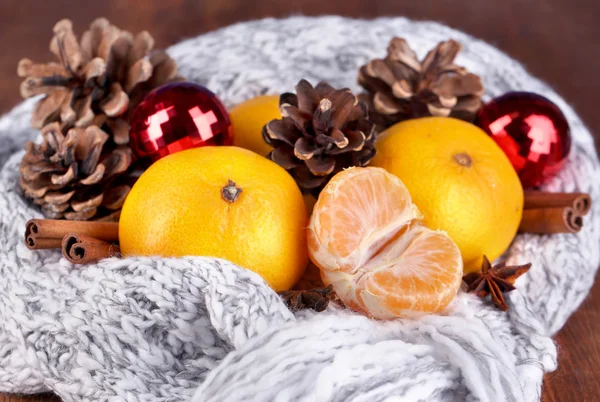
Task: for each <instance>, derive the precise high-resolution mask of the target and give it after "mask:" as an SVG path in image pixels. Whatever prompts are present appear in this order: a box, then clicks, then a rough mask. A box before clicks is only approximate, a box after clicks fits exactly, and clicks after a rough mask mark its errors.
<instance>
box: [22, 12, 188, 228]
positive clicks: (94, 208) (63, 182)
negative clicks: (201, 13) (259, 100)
mask: <svg viewBox="0 0 600 402" xmlns="http://www.w3.org/2000/svg"><path fill="white" fill-rule="evenodd" d="M153 46H154V39H152V36H150V34H149V33H148V32H141V33H140V34H138V35H137V36H135V37H134V36H133V35H132V34H131V33H129V32H127V31H123V30H120V29H119V28H117V27H115V26H114V25H111V24H110V23H109V22H108V21H107V20H106V19H104V18H99V19H97V20H95V21H94V22H93V23H92V24H91V26H90V29H89V30H88V31H86V32H84V34H83V35H82V37H81V40H80V41H78V40H77V38H76V36H75V34H74V33H73V26H72V23H71V21H69V20H62V21H59V22H58V23H57V24H56V25H55V26H54V37H53V38H52V40H51V41H50V50H51V52H52V53H54V55H55V56H56V57H57V58H58V61H59V62H58V63H56V62H50V63H47V64H36V63H33V62H32V61H31V60H29V59H23V60H21V61H20V62H19V66H18V69H17V72H18V74H19V76H20V77H24V78H25V80H24V81H23V83H22V84H21V94H22V95H23V97H25V98H27V97H30V96H34V95H39V94H44V95H46V96H45V97H44V98H43V99H41V100H40V101H39V103H38V104H37V105H36V108H35V110H34V112H33V115H32V120H31V124H32V126H33V127H34V128H41V129H42V136H43V142H42V143H41V144H34V143H31V142H29V143H28V144H27V146H26V154H25V156H24V157H23V160H22V162H21V175H22V176H21V187H22V189H23V191H24V193H25V195H26V196H27V197H29V198H32V199H33V200H34V202H35V203H36V204H38V205H40V206H41V208H42V211H43V212H44V214H45V215H46V216H47V217H49V218H65V219H76V220H87V219H94V220H96V219H112V220H116V219H118V215H119V211H120V209H121V206H122V204H123V201H124V199H125V196H126V195H127V193H128V192H129V190H130V185H131V182H132V180H131V179H130V177H128V176H129V174H130V171H131V169H130V166H131V163H132V152H131V149H130V148H129V145H128V143H129V123H128V120H129V114H130V112H131V111H132V110H133V108H134V107H135V105H137V103H139V102H140V101H141V100H142V99H143V97H144V96H146V94H147V93H148V92H150V91H151V90H152V89H154V88H156V87H158V86H160V85H162V84H164V83H166V82H169V81H173V80H175V79H179V77H176V73H177V65H176V63H175V62H174V61H173V60H172V59H171V58H170V57H169V56H168V55H167V54H166V53H165V52H164V51H154V52H152V53H151V50H152V47H153Z"/></svg>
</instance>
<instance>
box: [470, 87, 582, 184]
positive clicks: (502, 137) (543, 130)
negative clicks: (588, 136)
mask: <svg viewBox="0 0 600 402" xmlns="http://www.w3.org/2000/svg"><path fill="white" fill-rule="evenodd" d="M476 124H477V125H478V126H479V127H481V128H482V129H483V130H485V131H486V132H487V133H488V134H489V135H490V136H491V137H492V138H493V139H494V140H495V141H496V143H497V144H498V145H499V146H500V148H502V150H503V151H504V153H506V156H508V159H509V160H510V162H511V163H512V165H513V167H514V168H515V170H516V171H517V173H518V175H519V178H520V179H521V183H522V184H523V187H526V188H527V187H535V186H538V185H540V184H542V183H543V182H544V181H545V180H546V179H548V178H550V177H552V176H554V175H555V174H556V173H557V172H558V171H559V170H560V168H561V167H562V166H563V164H564V163H565V161H566V158H567V156H568V155H569V151H570V150H571V131H570V129H569V123H567V119H566V118H565V116H564V114H563V113H562V112H561V111H560V109H559V108H558V106H556V105H555V104H554V103H552V102H551V101H549V100H548V99H546V98H544V97H543V96H541V95H537V94H534V93H531V92H509V93H507V94H505V95H503V96H500V97H498V98H495V99H493V100H492V101H491V102H489V103H488V104H486V105H485V106H483V107H482V108H481V110H480V111H479V113H478V114H477V120H476Z"/></svg>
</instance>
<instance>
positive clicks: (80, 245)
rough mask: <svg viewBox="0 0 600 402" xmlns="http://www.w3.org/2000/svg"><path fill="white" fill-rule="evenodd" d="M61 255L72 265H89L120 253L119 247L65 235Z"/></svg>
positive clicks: (78, 236)
mask: <svg viewBox="0 0 600 402" xmlns="http://www.w3.org/2000/svg"><path fill="white" fill-rule="evenodd" d="M61 249H62V254H63V256H64V257H65V258H66V259H67V260H69V262H71V263H73V264H89V263H91V262H96V261H98V260H100V259H102V258H108V257H114V256H116V255H118V254H119V253H120V251H121V250H120V249H119V246H117V245H115V244H112V243H108V242H105V241H102V240H99V239H96V238H94V237H91V236H87V235H80V234H77V233H69V234H67V235H66V236H65V237H64V239H63V241H62V247H61Z"/></svg>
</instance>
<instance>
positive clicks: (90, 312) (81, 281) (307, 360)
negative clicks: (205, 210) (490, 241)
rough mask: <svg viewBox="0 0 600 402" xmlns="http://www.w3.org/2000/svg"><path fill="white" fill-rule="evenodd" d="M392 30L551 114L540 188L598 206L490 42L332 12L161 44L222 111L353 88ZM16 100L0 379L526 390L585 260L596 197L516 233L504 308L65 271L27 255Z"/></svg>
mask: <svg viewBox="0 0 600 402" xmlns="http://www.w3.org/2000/svg"><path fill="white" fill-rule="evenodd" d="M394 35H400V36H403V37H405V38H407V39H408V40H409V42H410V43H411V45H412V46H413V47H414V48H416V49H419V51H420V52H419V53H420V54H419V55H420V56H423V52H425V50H426V49H429V48H431V47H433V46H434V45H435V44H436V43H437V42H438V41H441V40H445V39H448V38H455V39H457V40H458V41H460V42H461V43H462V44H463V45H464V51H463V52H462V53H461V54H460V56H459V58H458V62H459V64H463V65H465V66H466V67H468V68H469V69H470V70H472V71H473V72H475V73H477V74H479V75H481V76H482V77H483V80H484V83H485V86H486V89H487V92H486V96H487V97H488V98H489V97H493V96H497V95H500V94H502V93H504V92H506V91H509V90H530V91H534V92H538V93H541V94H543V95H545V96H547V97H549V98H550V99H552V100H553V101H554V102H556V103H557V104H558V105H559V107H560V108H561V109H562V110H563V111H564V112H565V114H566V116H567V118H568V120H569V123H570V124H571V128H572V133H573V137H574V146H573V150H572V153H571V156H570V157H569V162H568V164H567V165H566V167H565V168H564V169H563V170H562V171H561V172H560V174H559V175H558V176H557V177H556V178H555V179H554V180H553V181H552V182H551V183H549V184H548V186H547V187H548V189H550V190H565V191H575V190H579V191H585V192H589V193H591V195H592V197H593V198H594V199H595V200H600V169H599V164H598V160H597V157H596V154H595V152H594V145H593V141H592V138H591V136H590V134H589V132H588V131H587V129H586V128H585V127H584V125H583V124H582V123H581V121H580V119H579V118H578V117H577V115H576V114H575V113H574V112H573V110H572V109H571V108H570V107H569V106H568V105H567V104H566V103H565V102H564V101H563V100H562V99H561V98H560V97H559V96H558V95H556V94H555V93H554V92H553V91H552V90H551V89H550V88H549V87H548V86H546V85H544V84H543V83H541V82H540V81H538V80H537V79H535V78H533V77H531V76H530V75H529V74H528V73H527V72H526V71H525V70H524V69H523V67H522V66H521V65H520V64H519V63H517V62H515V61H514V60H512V59H510V58H508V57H507V56H506V55H504V54H503V53H501V52H499V51H498V50H496V49H494V48H493V47H491V46H489V45H487V44H485V43H483V42H481V41H478V40H475V39H473V38H472V37H470V36H467V35H465V34H462V33H460V32H457V31H455V30H452V29H449V28H447V27H444V26H441V25H438V24H435V23H429V22H418V23H416V22H411V21H409V20H406V19H402V18H393V19H379V20H376V21H362V20H350V19H344V18H339V17H323V18H302V17H295V18H290V19H285V20H272V19H269V20H262V21H256V22H250V23H244V24H239V25H234V26H231V27H228V28H225V29H222V30H219V31H216V32H213V33H210V34H207V35H203V36H200V37H198V38H195V39H191V40H188V41H185V42H183V43H181V44H179V45H176V46H174V47H172V48H171V49H170V54H171V55H172V56H173V57H174V58H175V59H176V60H177V61H178V62H179V63H180V66H181V72H182V74H183V75H184V76H187V77H189V78H190V79H191V80H194V81H197V82H199V83H201V84H203V85H206V86H208V87H209V88H211V89H212V90H213V91H215V92H216V93H217V94H218V95H219V96H220V97H221V98H222V99H223V100H224V101H225V103H226V104H227V105H228V106H231V105H234V104H236V103H238V102H241V101H243V100H245V99H248V98H250V97H252V96H255V95H258V94H262V93H278V92H280V91H285V90H291V89H292V88H293V86H294V84H295V83H296V82H297V81H298V80H299V79H300V78H306V79H308V80H309V81H312V82H313V83H316V82H317V81H318V80H320V79H325V80H328V81H329V82H331V83H332V84H333V85H336V86H350V87H351V88H352V89H354V90H358V88H357V86H356V83H355V82H356V72H357V69H358V67H359V66H360V65H361V64H363V63H364V62H366V61H367V60H368V59H370V58H373V57H379V56H382V55H383V54H385V47H386V45H387V43H388V41H389V39H390V38H391V37H392V36H394ZM32 106H33V102H32V101H28V102H24V103H23V104H21V105H19V106H18V107H16V108H15V109H14V110H13V111H12V112H10V113H9V114H7V115H6V116H5V117H3V118H2V119H0V165H1V164H2V163H4V162H5V161H7V162H6V163H5V165H4V167H3V168H2V170H1V172H0V244H2V246H0V324H1V325H0V391H1V392H23V393H34V392H40V391H47V390H52V391H54V392H56V393H57V394H58V395H59V396H61V397H62V398H63V399H64V400H66V401H82V400H83V401H104V400H111V401H142V400H144V401H183V400H191V401H195V402H199V401H238V400H245V401H296V400H299V401H357V402H358V401H369V402H372V401H382V400H393V401H416V400H419V401H465V400H466V401H476V400H480V401H537V400H539V399H540V390H541V382H542V377H543V374H544V373H545V372H548V371H552V370H554V369H555V368H556V348H555V346H554V343H553V341H552V340H551V338H550V336H552V335H553V334H554V333H555V332H556V331H558V330H559V329H560V328H561V327H562V326H563V324H564V323H565V321H566V320H567V318H568V317H569V315H570V314H571V313H572V312H573V311H574V310H575V309H576V308H577V307H578V306H579V304H580V303H581V301H582V300H583V299H584V298H585V297H586V295H587V293H588V291H589V289H590V286H591V285H592V282H593V279H594V274H595V271H596V268H597V267H598V265H599V263H600V255H599V248H598V245H599V243H600V202H599V203H596V204H594V207H593V209H592V211H591V214H590V215H589V216H588V217H587V218H586V226H585V227H584V229H583V230H582V231H581V232H580V233H579V234H577V235H555V236H535V235H522V236H519V237H518V238H517V239H516V240H515V242H514V244H513V246H512V247H511V249H510V250H509V252H508V253H507V255H506V256H507V258H508V260H509V262H511V263H525V262H532V263H533V267H532V269H531V270H530V272H529V273H528V274H527V275H525V276H524V277H522V278H521V279H520V280H519V281H518V282H517V288H518V289H517V290H516V291H514V292H512V293H510V294H509V296H508V304H509V306H510V312H508V313H504V312H500V311H498V310H496V309H495V308H493V307H491V306H490V305H489V304H488V303H484V302H482V301H480V300H479V299H477V298H476V297H474V296H472V295H467V294H464V293H462V292H461V293H460V294H459V295H458V296H457V298H456V299H455V301H454V302H453V303H452V304H451V306H450V308H449V309H448V311H447V312H446V313H445V314H444V315H440V316H425V317H423V318H421V319H401V320H395V321H388V322H378V321H374V320H369V319H367V318H365V317H363V316H360V315H357V314H355V313H352V312H349V311H346V310H344V309H342V308H340V307H336V306H331V307H330V308H329V310H328V311H327V312H324V313H321V314H315V313H310V312H303V313H300V314H298V315H296V316H294V315H292V314H291V313H290V312H289V311H288V310H287V309H286V308H285V306H284V305H283V304H282V302H281V301H280V299H279V298H278V297H277V295H276V294H275V293H273V291H271V290H270V289H269V288H268V287H267V286H266V285H265V283H264V282H263V281H262V279H260V278H259V277H258V276H257V275H255V274H253V273H252V272H249V271H247V270H244V269H241V268H238V267H236V266H234V265H232V264H231V263H228V262H226V261H223V260H216V259H210V258H198V257H189V258H182V259H159V258H128V259H122V260H119V259H109V260H104V261H101V262H100V263H98V264H92V265H88V266H85V267H75V266H72V265H71V264H69V263H68V262H67V261H66V260H64V259H61V257H60V253H58V252H56V251H41V252H31V251H29V250H28V249H27V248H26V247H25V246H24V245H23V244H22V242H23V240H22V237H23V230H24V227H25V222H26V221H27V220H28V219H30V218H32V217H40V213H39V212H38V211H37V210H36V209H35V208H33V207H32V206H31V205H29V204H28V203H27V202H26V201H25V200H24V199H23V198H22V194H21V191H20V190H19V186H18V177H19V175H18V163H19V160H20V158H21V156H22V152H17V153H16V154H15V155H13V156H12V157H10V159H9V155H10V154H12V153H13V152H15V151H17V150H19V149H21V148H22V146H23V143H24V141H25V140H27V139H29V138H35V136H36V133H35V132H34V131H32V130H30V129H29V128H28V124H29V115H30V112H31V109H32Z"/></svg>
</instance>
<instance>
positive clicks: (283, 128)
mask: <svg viewBox="0 0 600 402" xmlns="http://www.w3.org/2000/svg"><path fill="white" fill-rule="evenodd" d="M279 106H280V109H281V114H282V116H283V118H282V119H280V120H271V121H270V122H269V123H267V125H265V127H264V128H263V138H264V140H265V141H266V142H267V143H268V144H270V145H271V146H272V147H273V151H271V153H269V155H268V157H269V158H270V159H271V160H273V161H274V162H276V163H277V164H279V165H280V166H282V167H283V168H284V169H286V170H288V171H289V172H290V173H291V175H292V176H293V177H294V179H295V180H296V182H297V183H298V186H299V187H300V189H301V190H302V191H303V193H312V194H313V195H315V196H316V195H318V193H319V192H320V191H321V189H322V188H323V187H324V186H325V185H326V184H327V182H328V181H329V179H330V178H331V177H333V176H334V175H335V174H336V173H338V172H339V171H341V170H342V169H345V168H348V167H351V166H366V165H367V164H368V163H369V162H370V161H371V159H372V158H373V157H374V156H375V146H374V144H373V143H374V140H375V133H374V125H373V123H371V121H369V119H368V108H367V105H366V104H365V103H364V102H361V101H359V100H358V99H357V97H356V96H355V95H354V94H353V93H352V92H351V91H350V90H349V89H347V88H344V89H338V90H334V89H333V88H332V87H331V86H330V85H329V84H327V83H325V82H321V83H319V84H318V85H317V86H316V88H313V86H312V85H311V84H310V83H309V82H308V81H306V80H301V81H300V82H299V83H298V85H297V86H296V94H293V93H284V94H282V95H281V96H280V98H279Z"/></svg>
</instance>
